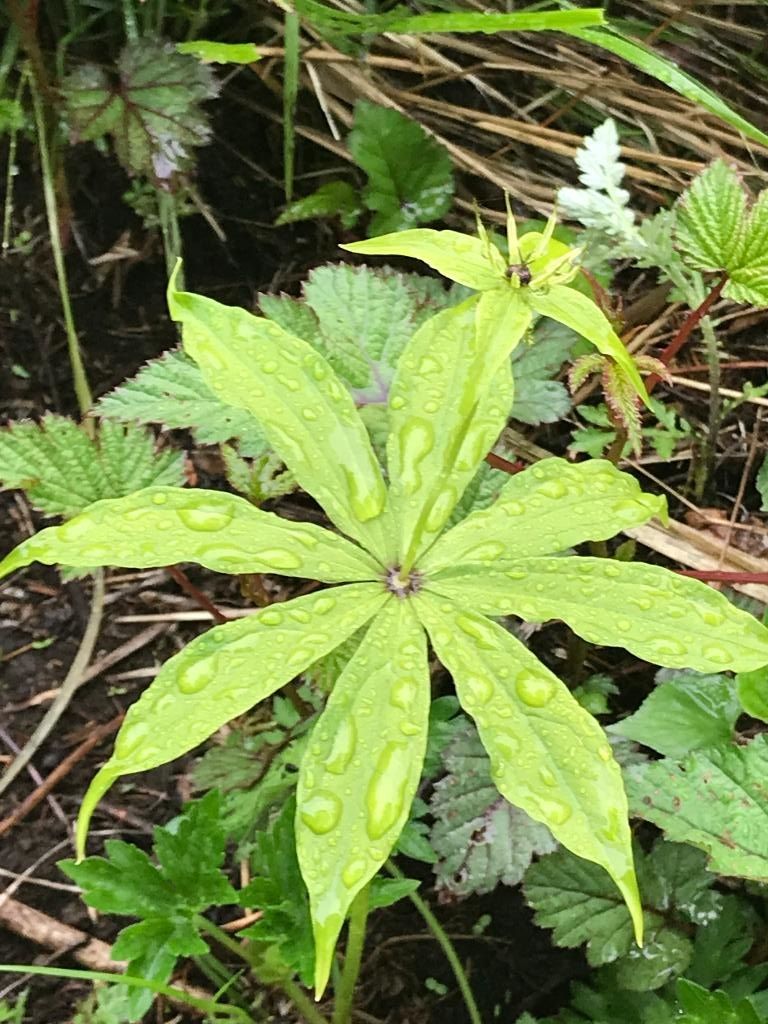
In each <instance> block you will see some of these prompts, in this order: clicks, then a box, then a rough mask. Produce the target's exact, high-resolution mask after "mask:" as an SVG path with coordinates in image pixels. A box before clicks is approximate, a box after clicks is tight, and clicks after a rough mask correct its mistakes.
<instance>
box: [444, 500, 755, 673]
mask: <svg viewBox="0 0 768 1024" xmlns="http://www.w3.org/2000/svg"><path fill="white" fill-rule="evenodd" d="M479 514H480V515H482V513H479ZM459 528H460V527H457V530H458V529H459ZM430 587H431V588H433V589H434V590H435V591H437V592H439V593H441V594H444V595H445V596H446V597H449V598H451V599H452V600H455V601H459V602H460V603H462V604H469V605H470V606H471V607H475V608H477V609H478V610H479V611H481V612H482V613H483V614H484V615H519V616H520V617H521V618H523V619H527V620H528V621H530V622H546V621H548V620H549V619H562V620H563V621H564V622H566V623H567V624H568V625H569V626H570V627H571V629H572V630H573V631H574V632H575V633H577V634H578V635H579V636H580V637H583V639H584V640H588V641H589V642H590V643H593V644H607V645H609V646H614V647H624V648H625V649H626V650H628V651H631V652H632V653H633V654H636V655H637V656H638V657H639V658H643V659H645V660H646V661H650V662H651V663H653V664H656V665H664V666H666V667H667V668H692V669H695V670H696V671H697V672H713V671H723V670H729V671H748V670H750V669H753V668H756V667H758V666H760V665H764V664H766V662H768V630H767V629H766V628H765V626H763V625H762V624H761V623H760V622H758V620H757V619H756V618H755V617H754V616H752V615H750V614H749V613H747V612H743V611H741V609H739V608H735V607H734V606H733V605H732V604H730V602H729V601H728V600H727V599H726V598H725V597H724V596H723V595H722V594H720V593H719V592H718V591H716V590H713V589H712V588H711V587H708V586H707V585H706V584H705V583H700V582H699V581H698V580H692V579H688V578H687V577H685V576H677V575H675V574H674V573H671V572H670V571H669V570H668V569H662V568H661V567H660V566H657V565H642V564H637V563H630V562H616V561H613V560H612V559H607V558H521V559H519V561H518V562H517V563H516V565H515V567H514V568H512V567H511V566H509V564H508V563H507V564H505V567H504V571H496V570H492V569H486V570H484V571H483V573H482V574H479V573H478V567H477V565H468V566H467V567H466V569H464V570H462V569H461V567H460V566H457V568H456V569H455V570H454V571H453V572H449V571H447V570H446V571H444V572H443V573H441V574H440V575H439V576H437V577H433V578H432V579H431V580H430Z"/></svg>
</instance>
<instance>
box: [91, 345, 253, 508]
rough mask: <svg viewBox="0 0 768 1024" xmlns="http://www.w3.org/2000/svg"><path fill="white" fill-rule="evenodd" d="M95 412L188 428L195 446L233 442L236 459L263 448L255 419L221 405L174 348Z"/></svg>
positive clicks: (195, 369) (190, 363) (195, 368)
mask: <svg viewBox="0 0 768 1024" xmlns="http://www.w3.org/2000/svg"><path fill="white" fill-rule="evenodd" d="M96 412H98V413H99V415H100V416H106V417H108V418H111V419H115V420H121V421H122V422H123V423H125V422H131V421H133V422H135V421H138V422H139V423H161V424H162V425H163V426H164V427H170V428H172V429H175V428H179V429H182V430H191V431H192V434H193V436H194V438H195V440H196V441H198V442H199V443H200V444H220V443H222V442H224V441H231V440H233V439H237V442H238V450H239V452H240V454H241V455H260V454H261V453H262V452H263V451H264V449H265V448H266V446H267V442H266V440H265V438H264V432H263V431H262V429H261V426H260V425H259V421H258V420H257V419H256V417H255V416H253V415H252V414H251V413H249V412H248V411H247V410H245V409H236V408H235V407H234V406H232V405H227V404H226V403H225V402H222V401H221V400H220V399H219V398H218V397H217V396H216V395H215V394H214V393H213V391H211V389H210V388H209V387H208V385H207V384H206V383H205V381H204V380H203V375H202V373H201V372H200V369H199V367H198V366H197V364H196V363H194V362H193V360H191V359H190V358H189V356H186V355H185V354H184V353H183V352H181V351H176V350H173V351H170V352H166V353H165V354H164V355H162V356H161V357H160V358H159V359H153V360H152V361H151V362H149V363H147V364H146V365H145V366H143V367H142V368H141V369H140V370H139V372H138V373H137V374H136V376H135V377H134V378H133V379H132V380H129V381H126V382H125V383H123V384H121V385H120V387H118V388H115V390H114V391H110V392H109V394H107V395H105V396H104V397H103V398H102V399H100V401H99V402H98V404H97V405H96ZM145 486H146V485H145ZM103 497H106V495H103Z"/></svg>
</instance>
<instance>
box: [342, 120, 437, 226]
mask: <svg viewBox="0 0 768 1024" xmlns="http://www.w3.org/2000/svg"><path fill="white" fill-rule="evenodd" d="M347 144H348V146H349V151H350V153H351V154H352V157H353V159H354V160H355V163H356V164H357V165H358V167H361V168H362V169H363V170H364V171H365V173H366V174H367V175H368V184H367V185H366V187H365V189H364V190H363V200H364V201H365V204H366V206H367V207H368V209H369V210H374V211H375V216H374V218H373V220H372V221H371V224H370V226H369V229H368V234H370V235H383V234H385V233H387V232H392V231H403V230H405V229H406V228H410V227H413V226H414V225H415V224H428V223H429V222H430V221H433V220H439V219H440V218H441V217H442V216H444V215H445V214H446V213H447V212H448V210H449V209H450V207H451V202H452V200H453V165H452V163H451V158H450V156H449V155H448V151H447V150H446V149H445V148H444V147H443V146H441V145H440V144H439V143H438V142H436V141H435V140H434V139H433V138H431V136H429V135H427V133H426V132H425V131H424V129H423V128H422V127H421V125H420V124H418V123H417V122H416V121H412V120H411V119H410V118H409V117H406V116H405V115H404V114H401V113H400V112H399V111H397V110H393V109H391V108H388V107H382V106H379V105H378V104H375V103H367V102H365V101H364V100H359V101H358V102H357V104H356V105H355V121H354V127H353V129H352V131H351V133H350V135H349V138H348V139H347Z"/></svg>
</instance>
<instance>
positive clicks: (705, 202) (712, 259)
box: [675, 160, 747, 271]
mask: <svg viewBox="0 0 768 1024" xmlns="http://www.w3.org/2000/svg"><path fill="white" fill-rule="evenodd" d="M746 208H747V197H746V193H745V192H744V188H743V187H742V184H741V182H740V181H739V178H738V177H737V175H736V172H735V171H734V169H733V168H732V167H731V166H730V164H727V163H726V162H725V161H724V160H716V161H715V162H714V163H713V164H710V166H709V167H707V168H706V170H704V171H702V173H701V174H699V175H697V177H696V178H694V180H693V182H692V184H691V186H690V188H688V189H687V190H686V191H685V193H684V194H683V196H682V198H681V200H680V202H679V205H678V207H677V216H676V221H675V237H676V240H677V244H678V246H679V247H680V249H681V250H682V251H683V253H684V254H685V256H686V259H687V260H688V261H689V262H690V264H691V266H693V267H695V268H696V269H697V270H709V271H714V270H727V269H728V268H729V267H732V266H737V265H738V262H739V258H740V255H741V253H742V252H743V250H744V240H745V230H746V224H747V216H746Z"/></svg>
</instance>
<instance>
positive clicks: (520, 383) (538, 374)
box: [511, 321, 576, 426]
mask: <svg viewBox="0 0 768 1024" xmlns="http://www.w3.org/2000/svg"><path fill="white" fill-rule="evenodd" d="M544 324H545V325H546V328H547V329H545V330H542V329H541V327H539V328H538V329H537V330H536V331H534V337H533V341H532V343H531V344H530V345H518V347H517V348H516V349H515V351H514V352H513V354H512V373H513V375H514V378H515V401H514V404H513V406H512V414H511V415H512V419H515V420H519V421H520V422H521V423H528V424H530V425H531V426H538V425H539V424H541V423H555V422H556V421H557V420H559V419H560V418H561V417H563V416H565V415H566V413H568V411H569V410H570V408H571V399H570V396H569V394H568V391H567V390H566V388H565V386H564V385H563V384H561V383H560V381H557V380H552V378H553V377H554V376H555V375H556V374H557V373H558V371H559V370H560V367H561V366H562V365H563V363H564V362H565V361H566V359H567V358H568V357H569V355H570V352H571V349H572V348H573V346H574V344H575V342H576V336H575V335H574V334H573V332H571V331H569V330H567V328H562V327H561V326H560V325H559V324H555V323H553V322H552V321H545V322H544Z"/></svg>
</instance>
